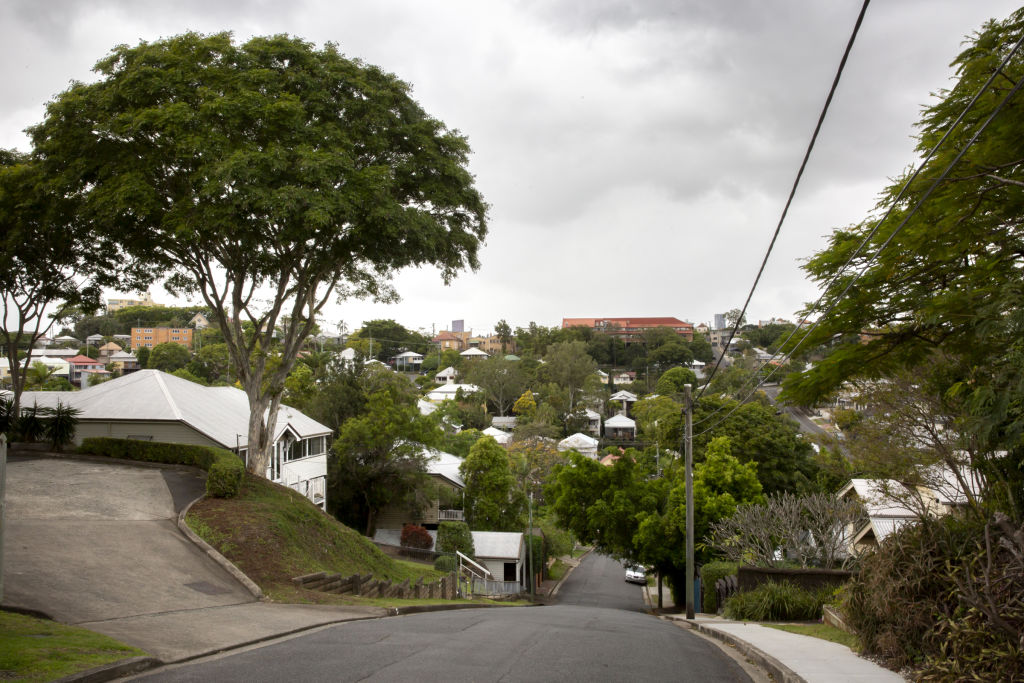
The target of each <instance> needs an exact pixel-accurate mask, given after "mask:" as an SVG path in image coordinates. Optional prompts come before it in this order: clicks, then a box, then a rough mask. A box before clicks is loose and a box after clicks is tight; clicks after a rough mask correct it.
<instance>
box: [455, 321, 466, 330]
mask: <svg viewBox="0 0 1024 683" xmlns="http://www.w3.org/2000/svg"><path fill="white" fill-rule="evenodd" d="M465 331H466V321H465V320H453V321H452V332H465Z"/></svg>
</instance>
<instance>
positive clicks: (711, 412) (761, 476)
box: [693, 396, 818, 494]
mask: <svg viewBox="0 0 1024 683" xmlns="http://www.w3.org/2000/svg"><path fill="white" fill-rule="evenodd" d="M693 423H694V430H693V431H694V437H693V446H694V454H695V457H696V458H698V459H700V458H702V457H704V453H705V452H706V451H707V449H708V448H709V446H710V444H711V442H712V441H713V440H714V439H715V438H717V437H722V436H727V437H729V440H730V443H731V446H730V454H731V455H732V456H735V457H736V458H738V459H739V461H740V462H742V463H744V464H746V463H750V462H754V463H757V478H758V480H760V482H761V485H762V486H763V487H764V492H765V493H766V494H771V493H782V492H788V493H811V492H814V491H816V490H817V488H818V484H817V479H818V477H817V475H818V466H817V464H816V463H815V461H814V447H813V446H811V443H810V442H809V441H808V440H807V439H806V438H804V437H803V436H801V434H800V429H799V425H797V423H796V421H795V420H793V419H792V418H791V417H789V416H788V415H779V414H776V409H775V408H774V407H772V406H770V405H767V403H761V402H756V401H755V402H751V403H744V404H742V405H737V404H736V402H735V401H732V400H729V399H724V398H721V397H718V396H705V397H704V398H703V399H701V400H700V401H699V402H698V403H697V404H696V406H695V408H694V411H693Z"/></svg>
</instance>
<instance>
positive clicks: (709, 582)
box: [700, 561, 739, 614]
mask: <svg viewBox="0 0 1024 683" xmlns="http://www.w3.org/2000/svg"><path fill="white" fill-rule="evenodd" d="M737 571H739V563H737V562H722V561H715V562H709V563H708V564H705V565H704V566H702V567H701V568H700V585H701V591H702V592H703V594H704V595H703V602H702V603H701V610H702V611H704V612H706V613H708V614H715V613H717V612H718V607H719V605H718V592H717V591H716V590H715V582H716V581H718V580H719V579H724V578H725V577H727V576H732V575H734V574H735V573H736V572H737Z"/></svg>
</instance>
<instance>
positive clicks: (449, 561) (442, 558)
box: [434, 555, 459, 572]
mask: <svg viewBox="0 0 1024 683" xmlns="http://www.w3.org/2000/svg"><path fill="white" fill-rule="evenodd" d="M458 568H459V560H458V558H457V557H455V556H454V555H439V556H438V557H437V559H436V560H434V569H436V570H438V571H439V572H453V571H455V570H456V569H458Z"/></svg>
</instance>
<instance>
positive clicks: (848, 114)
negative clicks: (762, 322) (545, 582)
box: [0, 0, 1018, 332]
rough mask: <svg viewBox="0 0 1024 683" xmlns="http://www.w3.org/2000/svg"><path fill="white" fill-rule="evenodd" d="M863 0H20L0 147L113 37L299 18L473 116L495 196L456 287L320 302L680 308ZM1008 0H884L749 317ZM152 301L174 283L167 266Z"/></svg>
mask: <svg viewBox="0 0 1024 683" xmlns="http://www.w3.org/2000/svg"><path fill="white" fill-rule="evenodd" d="M860 4H861V3H860V0H842V1H840V0H825V1H822V0H774V1H771V2H765V1H764V0H731V1H728V2H716V1H714V0H649V1H643V0H634V1H632V2H621V1H618V0H521V1H519V2H511V1H509V2H500V1H491V2H479V1H466V2H444V1H435V2H424V1H422V0H394V1H390V2H389V1H373V2H370V1H365V2H355V1H351V2H350V1H345V2H337V1H335V0H323V1H316V0H290V1H289V2H279V1H271V0H249V1H245V0H232V1H231V2H227V1H223V0H178V1H177V2H173V3H156V2H141V1H138V0H122V1H114V0H109V1H105V2H99V1H89V0H46V2H40V0H5V1H4V2H3V3H0V60H2V63H3V64H4V69H3V71H2V74H3V75H2V78H3V85H4V87H3V92H4V96H3V98H0V147H16V148H19V149H21V150H24V151H27V150H28V141H27V138H26V136H25V135H24V133H23V130H24V129H25V128H26V127H27V126H29V125H32V124H34V123H36V122H38V121H39V120H41V118H42V116H43V109H44V105H45V103H46V102H47V100H49V99H50V98H51V97H53V96H54V95H55V94H57V93H59V92H61V91H63V90H64V89H65V88H67V86H68V83H69V81H71V80H89V79H91V78H92V73H91V68H92V66H93V64H95V62H96V61H97V60H99V59H100V58H101V57H103V56H104V55H105V54H107V52H108V51H109V50H110V49H111V48H112V47H113V46H115V45H117V44H122V43H127V44H135V43H138V42H139V41H140V40H156V39H158V38H160V37H166V36H171V35H175V34H178V33H182V32H184V31H187V30H193V31H200V32H204V33H211V32H216V31H222V30H230V31H233V32H234V34H235V37H236V39H238V40H244V39H246V38H248V37H250V36H253V35H266V34H273V33H289V34H293V35H296V36H300V37H302V38H305V39H307V40H309V41H312V42H314V43H316V44H318V45H321V44H323V43H324V42H326V41H331V42H334V43H337V44H338V45H339V48H340V50H341V51H342V52H344V53H345V54H346V55H348V56H350V57H358V58H360V59H362V60H364V61H366V62H369V63H373V64H377V65H379V66H381V67H383V68H384V69H386V70H388V71H391V72H393V73H395V74H396V75H398V76H399V77H400V78H402V79H403V80H405V81H406V82H408V83H411V84H412V86H413V96H414V97H415V98H416V99H417V100H418V101H419V102H420V104H421V105H422V106H423V107H424V109H426V111H427V112H428V113H430V114H431V115H433V116H435V117H437V118H439V119H441V120H442V121H444V122H445V123H446V124H447V125H448V126H449V127H451V128H454V129H458V130H459V131H461V132H462V133H463V134H465V135H466V136H467V137H468V138H469V142H470V145H471V146H472V148H473V156H472V158H471V162H470V168H471V171H472V172H473V173H474V174H475V176H476V180H477V184H478V187H479V189H480V190H481V192H482V193H483V195H484V197H485V198H486V200H487V202H488V203H489V204H490V206H491V209H490V214H489V217H490V219H489V220H490V222H489V236H488V238H487V244H486V246H485V247H484V248H483V250H482V252H481V255H480V262H481V266H480V269H479V270H478V271H477V272H475V273H472V272H471V273H465V274H463V275H462V276H461V277H460V278H458V279H457V280H456V281H455V282H454V283H453V284H452V285H451V286H448V287H445V286H443V285H442V283H441V281H440V278H439V276H438V274H437V273H436V272H435V271H433V270H431V269H421V270H412V271H407V272H404V273H402V274H401V275H400V276H399V277H398V278H397V279H396V284H397V288H398V291H399V293H400V294H401V295H402V297H403V300H402V301H401V302H400V303H397V304H392V305H387V306H385V305H376V304H373V303H370V302H358V301H351V302H346V303H345V304H343V305H340V306H332V307H331V308H330V310H329V311H328V313H327V315H326V316H325V317H326V322H327V323H328V326H335V325H337V323H338V322H339V321H342V320H344V321H345V323H346V324H347V325H348V326H349V329H355V328H356V327H358V326H359V324H360V323H361V322H362V321H363V320H371V319H374V318H393V319H395V320H397V321H399V322H400V323H402V324H404V325H406V326H407V327H410V328H413V329H425V330H426V331H430V330H431V329H432V328H435V329H437V330H441V329H446V328H448V327H449V326H450V324H451V321H452V320H457V319H464V320H465V321H466V325H467V328H469V327H472V328H473V329H474V330H476V331H479V332H485V331H489V330H491V329H493V327H494V323H495V322H496V321H497V320H499V319H501V318H504V319H506V320H508V321H509V323H510V324H511V325H512V326H513V327H515V326H520V325H521V326H525V325H526V324H527V323H529V322H530V321H531V320H532V321H536V322H538V323H539V324H542V325H559V324H560V323H561V319H562V317H591V316H598V317H604V316H608V317H615V316H676V317H678V318H681V319H684V320H690V321H692V322H695V323H697V322H702V321H708V322H710V321H711V320H712V317H713V315H714V314H715V313H719V312H724V311H726V310H728V309H731V308H738V307H740V306H742V304H743V301H744V299H745V298H746V295H747V292H748V291H749V289H750V286H751V284H752V283H753V278H754V275H755V273H756V270H757V267H758V266H759V265H760V262H761V259H762V258H763V255H764V252H765V250H766V249H767V247H768V243H769V241H770V239H771V233H772V231H773V230H774V229H775V225H776V223H777V221H778V218H779V215H780V213H781V210H782V207H783V204H784V202H785V198H786V195H787V193H788V191H789V187H790V185H791V183H792V181H793V178H794V176H795V174H796V171H797V168H798V166H799V163H800V158H801V156H802V155H803V153H804V150H805V148H806V145H807V142H808V140H809V139H810V135H811V132H812V131H813V127H814V123H815V121H816V119H817V116H818V113H819V111H820V108H821V106H822V104H823V102H824V99H825V96H826V94H827V92H828V88H829V85H830V84H831V82H832V78H833V76H834V74H835V70H836V68H837V66H838V64H839V60H840V58H841V56H842V51H843V48H844V47H845V45H846V42H847V40H848V38H849V35H850V32H851V30H852V28H853V24H854V21H855V19H856V16H857V13H858V12H859V10H860ZM1017 6H1018V5H1017V3H1014V2H1009V1H1003V0H985V1H981V0H977V1H968V0H887V1H883V0H876V2H874V3H873V4H872V5H871V6H870V7H869V8H868V12H867V16H866V18H865V21H864V25H863V27H862V29H861V32H860V35H859V37H858V39H857V43H856V45H855V46H854V49H853V53H852V54H851V57H850V61H849V63H848V65H847V68H846V73H845V75H844V77H843V81H842V83H841V84H840V87H839V91H838V93H837V95H836V99H835V100H834V102H833V105H832V109H831V112H830V114H829V117H828V119H827V120H826V123H825V126H824V129H823V130H822V133H821V137H820V138H819V141H818V145H817V147H816V148H815V151H814V154H813V156H812V158H811V161H810V164H809V166H808V168H807V170H806V172H805V176H804V180H803V183H802V185H801V188H800V190H799V192H798V194H797V196H796V200H795V202H794V205H793V208H792V209H791V210H790V213H789V217H788V219H787V222H786V224H785V225H784V226H783V230H782V234H781V237H780V240H779V242H778V244H777V245H776V248H775V252H774V254H773V256H772V259H771V261H770V262H769V265H768V268H767V270H766V271H765V274H764V276H763V278H762V281H761V284H760V286H759V287H758V291H757V292H756V293H755V295H754V299H753V301H752V303H751V307H750V309H749V311H748V319H752V320H757V319H759V318H770V317H773V316H775V317H785V318H791V317H792V316H793V314H794V312H795V311H797V310H798V309H799V308H800V307H801V305H802V304H803V303H804V302H807V301H811V300H813V299H815V298H816V296H817V292H816V291H815V290H814V288H813V287H811V286H810V285H809V283H807V282H806V280H805V279H804V277H803V273H802V271H801V270H800V268H799V264H800V261H801V259H804V258H806V257H808V256H810V255H811V254H813V253H814V252H815V251H817V250H819V249H821V248H822V246H823V245H824V236H825V235H827V234H828V233H829V232H830V231H831V230H832V229H833V228H835V227H840V226H844V225H848V224H851V223H855V222H858V221H860V220H862V219H863V218H864V217H865V216H866V215H868V213H869V212H870V211H871V210H872V208H873V206H874V204H875V201H876V199H877V196H878V194H879V192H880V191H881V189H882V188H883V187H884V186H885V184H886V182H887V179H888V178H891V177H893V176H895V175H897V174H899V173H900V172H901V171H902V170H903V169H904V168H905V167H906V166H907V165H909V164H911V163H912V162H913V161H914V158H915V156H914V151H913V146H914V140H913V138H912V136H913V132H914V129H913V124H914V122H915V121H916V120H917V118H918V114H919V112H920V108H921V106H922V105H925V104H927V103H929V102H931V101H932V93H935V92H936V91H938V90H939V89H941V88H944V87H948V86H949V84H950V77H951V76H952V71H951V69H950V68H949V63H950V62H951V61H952V60H953V58H954V57H955V56H956V55H957V54H958V53H959V51H960V49H961V43H962V41H963V40H964V37H965V36H967V35H969V34H971V33H973V32H974V31H975V30H977V29H978V28H979V27H980V26H981V25H982V24H983V23H984V22H985V21H986V20H988V19H990V18H999V19H1002V18H1004V17H1006V16H1007V15H1008V14H1010V12H1012V11H1013V10H1014V9H1016V7H1017ZM153 295H154V297H155V298H156V299H157V300H158V301H166V302H168V303H169V302H171V299H170V297H169V296H168V295H167V294H166V293H165V292H164V291H163V290H162V288H159V287H154V289H153Z"/></svg>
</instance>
